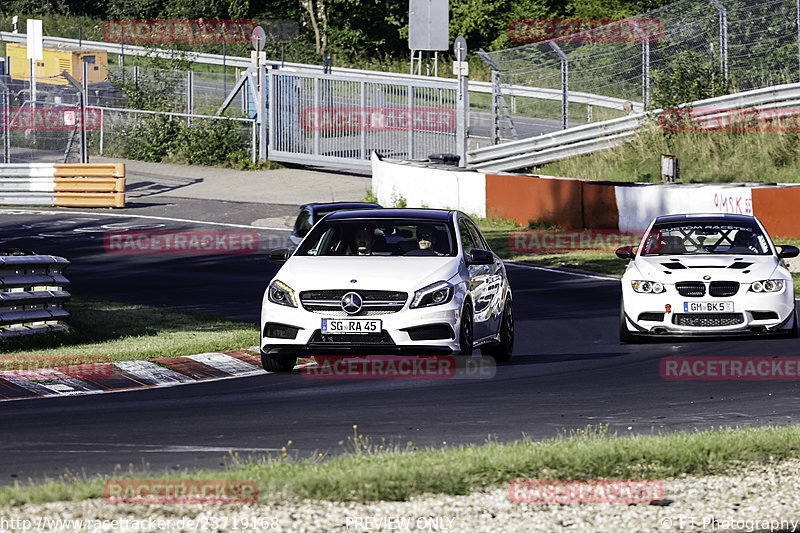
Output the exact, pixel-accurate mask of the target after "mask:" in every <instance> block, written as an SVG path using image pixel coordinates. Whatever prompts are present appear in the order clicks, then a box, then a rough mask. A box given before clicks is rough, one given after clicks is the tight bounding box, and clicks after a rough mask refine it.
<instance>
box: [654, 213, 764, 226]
mask: <svg viewBox="0 0 800 533" xmlns="http://www.w3.org/2000/svg"><path fill="white" fill-rule="evenodd" d="M706 221H709V222H712V221H713V222H720V221H725V222H731V223H734V224H735V223H741V224H748V225H750V224H754V223H755V217H752V216H749V215H734V214H730V213H707V214H706V213H704V214H697V215H665V216H661V217H657V218H656V222H655V223H656V224H665V223H666V224H675V223H681V222H700V223H702V222H706Z"/></svg>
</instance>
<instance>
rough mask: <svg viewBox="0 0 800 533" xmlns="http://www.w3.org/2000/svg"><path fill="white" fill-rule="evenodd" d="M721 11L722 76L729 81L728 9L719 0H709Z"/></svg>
mask: <svg viewBox="0 0 800 533" xmlns="http://www.w3.org/2000/svg"><path fill="white" fill-rule="evenodd" d="M709 1H710V2H711V4H712V5H713V6H714V7H715V8H716V10H717V12H719V53H720V62H721V63H722V76H723V77H724V78H725V81H728V10H727V9H725V6H723V5H722V3H720V1H719V0H709Z"/></svg>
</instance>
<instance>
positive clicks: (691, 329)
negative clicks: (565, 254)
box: [617, 214, 797, 342]
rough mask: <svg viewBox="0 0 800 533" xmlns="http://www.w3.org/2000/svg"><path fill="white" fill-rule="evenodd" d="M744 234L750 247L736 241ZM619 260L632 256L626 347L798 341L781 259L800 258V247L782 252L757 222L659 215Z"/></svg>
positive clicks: (625, 288) (625, 281) (624, 315)
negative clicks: (649, 340) (663, 339)
mask: <svg viewBox="0 0 800 533" xmlns="http://www.w3.org/2000/svg"><path fill="white" fill-rule="evenodd" d="M701 227H702V228H703V229H692V228H701ZM737 228H738V229H737ZM715 232H716V233H715ZM739 233H741V235H740V236H741V237H742V239H741V240H742V242H744V241H746V242H749V243H751V247H749V248H748V247H746V246H745V245H743V244H740V243H739V242H737V238H736V235H737V234H739ZM759 233H760V234H761V235H759ZM658 239H660V240H658ZM664 241H667V242H664ZM617 255H619V256H620V257H626V256H627V257H630V258H631V261H630V262H629V263H628V266H627V269H626V271H625V274H624V275H623V276H622V303H621V311H620V340H622V341H623V342H631V341H635V340H636V339H637V338H638V337H643V336H658V335H679V336H694V335H736V334H744V335H765V334H789V335H796V332H797V317H796V313H795V301H794V285H793V281H792V275H791V273H790V272H789V270H788V269H787V268H786V266H785V264H784V262H783V259H782V258H784V257H794V256H796V255H797V249H796V248H795V247H792V246H784V247H781V250H780V251H779V250H778V249H776V247H775V245H774V244H773V243H772V240H771V239H770V238H769V235H768V234H767V231H766V230H765V229H764V226H763V225H762V224H761V222H760V221H759V220H758V219H756V218H755V217H751V216H745V215H727V214H708V215H701V214H698V215H669V216H663V217H657V218H656V219H655V220H654V221H653V222H652V223H651V224H650V227H649V228H648V231H647V232H646V233H645V236H644V238H643V239H642V242H641V245H640V246H638V247H636V248H635V249H633V250H631V249H630V247H624V248H620V249H619V250H618V251H617ZM631 256H632V257H631ZM754 284H755V285H754ZM765 287H768V288H770V290H769V291H767V290H765ZM637 289H638V290H637ZM648 289H649V290H648Z"/></svg>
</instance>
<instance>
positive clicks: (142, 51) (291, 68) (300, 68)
mask: <svg viewBox="0 0 800 533" xmlns="http://www.w3.org/2000/svg"><path fill="white" fill-rule="evenodd" d="M44 40H45V41H47V42H50V43H55V44H65V45H70V46H77V45H78V43H79V42H80V44H81V46H83V47H85V48H94V49H97V50H104V51H106V52H110V53H112V54H119V53H121V52H122V51H123V50H124V52H125V53H126V54H130V55H133V56H148V57H160V58H164V59H171V58H174V57H175V52H174V51H173V50H164V49H161V48H146V47H144V46H135V45H129V44H126V45H124V46H123V45H120V43H107V42H104V41H86V40H82V41H78V40H77V39H66V38H64V37H45V38H44ZM0 41H5V42H10V43H23V44H24V43H26V42H27V36H26V35H25V34H24V33H10V32H6V31H0ZM186 59H188V60H189V61H192V62H194V63H203V64H206V65H219V66H222V65H227V66H229V67H238V68H247V67H249V66H251V62H250V58H249V57H235V56H224V57H223V56H222V55H219V54H203V53H199V52H186ZM267 64H268V65H269V66H270V68H274V67H280V68H281V69H282V70H285V71H287V72H323V71H324V67H323V66H322V65H307V64H304V63H285V62H284V63H281V62H280V61H267ZM334 70H335V71H336V72H337V73H340V74H348V75H349V74H357V75H362V76H372V77H374V78H375V79H376V81H380V80H381V79H382V78H394V79H397V78H407V79H410V80H425V81H436V82H442V83H449V84H452V86H453V87H452V88H453V89H455V88H456V84H457V81H456V80H455V79H453V78H435V77H433V76H415V75H413V74H401V73H396V72H381V71H374V70H360V69H353V68H344V67H336V68H335V69H334ZM502 87H503V94H504V95H505V96H518V97H528V98H539V99H541V100H557V101H560V100H561V90H560V89H545V88H541V87H527V86H524V85H505V84H504V85H503V86H502ZM469 90H470V91H473V92H478V93H487V94H491V93H492V84H491V83H489V82H481V81H470V82H469ZM569 101H570V103H575V104H586V105H592V106H597V107H606V108H609V109H617V110H620V111H622V110H624V105H625V103H626V102H628V100H626V99H624V98H613V97H610V96H603V95H599V94H591V93H585V92H580V91H569ZM630 103H631V105H632V106H633V109H634V111H641V110H642V109H643V106H642V103H641V102H630Z"/></svg>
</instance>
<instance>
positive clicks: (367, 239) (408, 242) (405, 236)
mask: <svg viewBox="0 0 800 533" xmlns="http://www.w3.org/2000/svg"><path fill="white" fill-rule="evenodd" d="M457 251H458V248H457V246H456V244H455V240H454V239H453V231H452V230H451V228H450V225H449V224H448V223H445V222H437V221H430V220H410V219H371V220H364V219H338V220H323V221H321V222H320V223H319V224H317V225H316V226H314V229H313V230H312V231H311V232H310V233H309V234H308V236H307V237H306V238H305V240H304V241H303V243H302V244H301V245H300V247H299V248H298V249H297V252H296V253H295V255H325V256H336V255H342V256H345V255H348V256H354V255H362V256H368V255H369V256H398V255H403V256H418V257H425V256H428V257H435V256H450V257H452V256H455V255H456V253H457Z"/></svg>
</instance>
